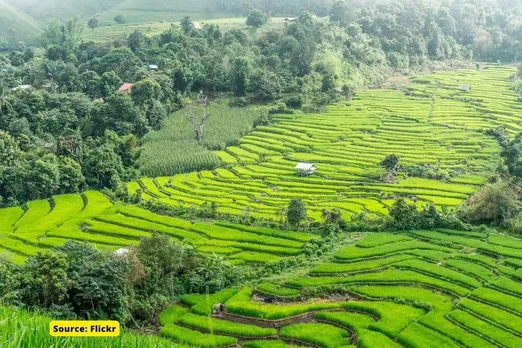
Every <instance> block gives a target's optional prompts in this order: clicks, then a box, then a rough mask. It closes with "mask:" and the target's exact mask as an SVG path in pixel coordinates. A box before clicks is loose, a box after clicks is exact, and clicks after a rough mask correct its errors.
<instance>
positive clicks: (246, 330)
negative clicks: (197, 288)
mask: <svg viewBox="0 0 522 348" xmlns="http://www.w3.org/2000/svg"><path fill="white" fill-rule="evenodd" d="M178 322H179V323H180V324H183V325H184V326H188V327H192V328H195V329H199V330H204V331H206V332H210V333H218V334H225V335H231V336H239V337H251V338H261V337H275V336H276V334H277V331H276V330H275V329H265V328H260V327H257V326H254V325H247V324H239V323H232V322H228V321H225V320H219V319H214V318H211V317H203V316H199V315H194V314H192V313H188V314H185V315H184V316H182V317H181V318H180V319H179V320H178Z"/></svg>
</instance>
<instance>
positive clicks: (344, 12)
mask: <svg viewBox="0 0 522 348" xmlns="http://www.w3.org/2000/svg"><path fill="white" fill-rule="evenodd" d="M330 20H332V21H334V22H339V23H341V24H342V25H347V24H349V23H350V22H351V21H352V9H351V8H350V5H348V3H347V2H346V1H345V0H338V1H336V2H334V4H333V5H332V8H331V10H330Z"/></svg>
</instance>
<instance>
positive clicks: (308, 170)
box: [295, 162, 317, 176]
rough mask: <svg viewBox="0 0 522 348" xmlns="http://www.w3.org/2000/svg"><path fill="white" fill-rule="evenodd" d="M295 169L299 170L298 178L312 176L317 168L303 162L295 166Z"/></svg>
mask: <svg viewBox="0 0 522 348" xmlns="http://www.w3.org/2000/svg"><path fill="white" fill-rule="evenodd" d="M295 169H296V170H297V176H310V175H312V174H314V173H315V171H316V169H317V168H316V167H315V166H314V165H313V163H303V162H301V163H298V164H297V165H296V166H295Z"/></svg>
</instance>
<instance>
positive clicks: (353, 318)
mask: <svg viewBox="0 0 522 348" xmlns="http://www.w3.org/2000/svg"><path fill="white" fill-rule="evenodd" d="M314 318H315V319H318V320H325V321H329V322H332V323H336V324H340V325H342V326H346V327H347V328H349V329H351V330H352V331H355V332H359V329H367V328H369V327H370V325H371V324H373V323H375V319H373V318H372V317H370V316H368V315H365V314H361V313H350V312H317V313H315V315H314Z"/></svg>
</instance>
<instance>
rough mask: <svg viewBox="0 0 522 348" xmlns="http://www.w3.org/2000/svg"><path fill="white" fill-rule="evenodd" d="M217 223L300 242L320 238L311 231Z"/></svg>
mask: <svg viewBox="0 0 522 348" xmlns="http://www.w3.org/2000/svg"><path fill="white" fill-rule="evenodd" d="M216 225H218V226H223V227H229V228H232V229H236V230H241V231H245V232H250V233H254V234H259V235H264V236H271V237H278V238H283V239H290V240H295V241H298V242H305V243H306V242H309V241H310V240H312V239H314V238H315V239H318V238H320V237H319V236H314V235H312V234H309V233H300V232H294V231H281V230H276V229H272V228H266V227H253V226H245V225H239V224H233V223H230V222H217V223H216Z"/></svg>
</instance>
